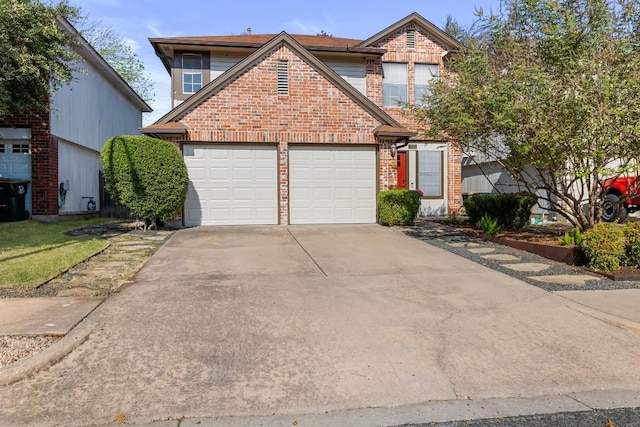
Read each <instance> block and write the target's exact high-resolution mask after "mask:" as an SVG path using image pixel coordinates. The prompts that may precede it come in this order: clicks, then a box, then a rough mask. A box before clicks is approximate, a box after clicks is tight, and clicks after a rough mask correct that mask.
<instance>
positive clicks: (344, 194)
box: [289, 146, 377, 224]
mask: <svg viewBox="0 0 640 427" xmlns="http://www.w3.org/2000/svg"><path fill="white" fill-rule="evenodd" d="M376 171H377V167H376V150H375V147H335V146H330V147H318V146H314V147H311V146H309V147H289V193H290V204H289V206H290V217H291V218H290V222H291V224H337V223H344V224H368V223H375V222H376V188H377V185H376V182H377V179H376V178H377V173H376Z"/></svg>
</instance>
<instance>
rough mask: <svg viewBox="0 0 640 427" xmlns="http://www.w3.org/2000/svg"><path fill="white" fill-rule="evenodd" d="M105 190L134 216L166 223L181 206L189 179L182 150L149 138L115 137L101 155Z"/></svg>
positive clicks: (146, 220) (146, 223)
mask: <svg viewBox="0 0 640 427" xmlns="http://www.w3.org/2000/svg"><path fill="white" fill-rule="evenodd" d="M100 160H101V162H102V168H103V171H104V179H105V188H106V190H107V192H108V193H109V195H110V196H111V197H112V198H113V199H114V200H115V201H116V203H117V204H118V205H120V206H122V207H125V208H128V209H129V210H130V211H131V213H132V214H134V215H136V216H137V217H139V218H142V219H144V220H145V228H146V226H148V225H149V224H151V223H152V222H154V221H155V220H166V219H168V218H171V217H172V216H173V215H175V214H176V213H177V212H178V211H179V210H180V208H181V207H182V205H183V203H184V200H185V197H186V195H187V186H188V183H189V176H188V173H187V167H186V165H185V163H184V159H183V158H182V154H181V153H180V151H178V150H177V149H176V147H175V146H174V145H173V144H171V143H170V142H167V141H163V140H160V139H155V138H150V137H148V136H129V135H123V136H116V137H114V138H111V139H110V140H108V141H107V142H106V144H105V146H104V148H103V149H102V152H101V153H100Z"/></svg>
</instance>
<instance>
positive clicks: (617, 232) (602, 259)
mask: <svg viewBox="0 0 640 427" xmlns="http://www.w3.org/2000/svg"><path fill="white" fill-rule="evenodd" d="M581 248H582V250H583V251H584V254H585V255H586V256H587V260H588V262H587V266H588V267H589V268H594V269H597V270H604V271H615V270H617V269H618V268H620V265H621V264H623V263H624V259H625V236H624V231H623V230H622V228H621V227H620V226H618V225H616V224H613V223H606V222H601V223H598V224H596V225H595V226H593V228H591V229H590V230H588V231H587V232H585V233H584V235H583V238H582V245H581Z"/></svg>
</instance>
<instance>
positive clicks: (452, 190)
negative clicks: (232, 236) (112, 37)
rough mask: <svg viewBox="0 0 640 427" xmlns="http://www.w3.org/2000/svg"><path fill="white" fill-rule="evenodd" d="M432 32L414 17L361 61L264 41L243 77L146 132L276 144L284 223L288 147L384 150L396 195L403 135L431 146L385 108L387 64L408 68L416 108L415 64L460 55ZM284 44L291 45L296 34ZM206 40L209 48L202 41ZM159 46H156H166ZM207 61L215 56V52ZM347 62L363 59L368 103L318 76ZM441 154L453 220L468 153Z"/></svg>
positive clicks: (372, 44)
mask: <svg viewBox="0 0 640 427" xmlns="http://www.w3.org/2000/svg"><path fill="white" fill-rule="evenodd" d="M430 26H431V24H430V23H428V22H426V20H424V18H422V17H420V16H419V15H417V14H412V15H410V16H408V17H407V18H405V19H404V20H402V21H399V22H398V23H397V24H395V25H393V26H391V27H389V29H388V30H385V32H383V33H381V36H380V38H379V39H375V40H374V39H371V41H367V42H365V43H362V44H360V45H356V46H357V47H358V48H362V49H369V48H371V49H372V50H370V51H369V52H368V56H367V57H366V58H364V59H363V58H357V54H354V53H352V52H350V51H349V50H348V49H347V51H344V52H343V51H341V50H340V48H341V47H340V46H339V43H337V44H336V49H337V50H336V52H339V53H337V54H336V57H335V58H333V57H331V56H330V55H328V54H327V52H325V53H324V56H323V57H322V58H320V56H315V57H313V58H310V56H312V55H315V53H314V50H310V51H307V50H304V47H303V48H302V49H303V50H302V51H301V50H299V49H298V48H297V47H296V45H295V44H291V43H287V42H284V43H283V42H281V41H277V38H276V37H274V38H273V39H272V40H271V41H269V42H266V41H267V40H269V38H267V37H266V36H267V35H265V37H264V38H263V40H264V42H265V43H266V44H264V45H263V47H262V48H261V49H260V50H259V53H255V54H254V57H253V58H252V60H253V63H252V64H253V65H252V64H251V63H242V64H239V66H240V68H238V71H237V73H238V74H229V75H227V77H226V78H225V77H222V76H221V77H219V79H221V80H214V83H212V86H211V87H210V88H209V89H208V92H203V94H204V95H202V96H200V97H197V95H194V97H196V98H189V99H190V100H191V101H190V100H189V99H187V100H186V101H185V104H184V105H183V106H181V107H177V108H176V109H175V110H174V113H173V114H172V115H170V118H167V119H166V121H163V122H160V123H159V126H158V127H156V128H155V129H153V126H150V127H149V129H148V130H147V132H146V133H150V134H155V132H154V130H156V129H157V130H158V131H159V134H160V135H163V132H162V130H163V128H162V125H165V124H168V123H175V122H179V123H181V124H182V125H184V126H185V127H186V129H187V134H186V135H185V136H181V137H176V136H175V135H169V134H168V133H167V134H164V135H166V139H170V140H173V141H178V140H179V141H182V142H190V143H198V142H203V143H206V142H215V143H252V144H269V145H272V146H277V149H278V169H279V170H278V191H279V209H280V218H279V220H280V223H281V224H288V222H289V213H288V210H289V181H288V180H289V171H288V165H289V148H290V145H292V144H336V145H350V144H367V145H371V146H375V147H376V148H377V152H378V156H377V160H378V190H379V191H382V190H386V189H389V188H395V187H396V185H397V159H396V158H395V157H393V156H392V155H391V153H392V148H394V147H395V146H396V145H397V144H399V143H403V142H406V139H404V138H403V137H402V135H410V134H411V131H410V130H413V131H415V132H417V133H418V135H417V136H416V137H413V138H412V140H415V141H424V140H425V138H424V136H422V135H424V132H421V130H422V131H423V130H424V129H420V124H419V123H418V122H417V121H416V120H414V119H413V118H412V117H411V115H410V114H408V111H407V110H405V109H403V108H400V107H384V106H383V105H382V104H383V63H384V62H400V63H406V64H407V73H408V75H407V80H408V88H407V89H408V102H410V103H414V102H415V99H414V77H415V70H416V64H437V65H439V66H440V67H442V66H443V61H444V59H443V58H444V57H445V56H446V54H447V49H450V48H451V49H453V48H454V47H451V46H456V42H455V40H453V39H450V38H449V36H448V35H446V34H444V33H440V32H439V30H437V29H429V28H430ZM425 29H429V30H425ZM408 30H412V31H413V34H414V35H415V38H414V41H415V43H414V46H413V47H408V46H407V44H408V43H407V31H408ZM432 32H433V34H432ZM225 37H226V36H222V37H221V40H222V41H224V39H225ZM229 37H230V38H231V39H233V40H230V41H233V42H239V41H241V40H244V39H243V38H242V36H229ZM251 37H253V36H251ZM278 37H281V36H278ZM284 37H285V39H287V38H289V37H290V36H289V35H286V36H284ZM295 37H300V38H301V39H300V40H298V39H296V40H297V41H298V42H299V43H301V44H302V45H303V46H305V43H306V42H309V43H310V45H309V46H312V44H313V43H315V41H314V40H311V41H309V40H307V39H304V37H305V36H295ZM295 37H294V38H295ZM311 37H313V36H311ZM302 39H304V40H306V41H302ZM190 40H191V39H190ZM274 40H276V41H275V42H274ZM203 41H206V42H207V43H209V42H211V40H209V39H205V38H203ZM227 41H229V40H227ZM247 41H252V43H253V42H255V40H254V39H251V38H250V36H247ZM356 42H357V41H356ZM158 43H159V44H158V46H159V45H160V43H161V42H158ZM162 43H164V42H162ZM166 43H167V44H168V45H172V44H173V43H174V40H173V39H168V41H167V42H166ZM221 43H222V42H221ZM323 43H324V41H323ZM158 46H156V48H157V47H158ZM321 46H329V45H324V44H322V45H321ZM447 46H450V47H447ZM165 47H166V46H165ZM209 48H210V49H220V52H222V53H219V54H220V55H224V52H226V51H225V49H227V48H228V47H227V46H226V45H224V44H221V45H220V46H218V47H216V48H211V46H209ZM180 49H183V47H180V48H179V49H176V50H173V51H171V50H169V51H167V52H166V53H165V57H166V58H169V57H170V55H171V54H175V55H177V54H179V53H180V52H182V50H180ZM191 50H192V51H193V52H196V51H198V48H197V46H195V45H194V47H193V48H191ZM204 50H205V49H203V50H202V51H203V52H204ZM210 52H213V50H211V51H210ZM383 52H384V53H383ZM206 54H207V55H213V53H206ZM307 54H308V55H307ZM341 54H342V55H344V54H346V55H348V56H349V58H351V61H352V62H355V61H360V60H361V61H362V64H363V65H364V69H365V79H366V92H367V93H366V97H367V98H368V100H363V99H362V98H361V97H360V94H354V93H350V94H347V92H349V90H346V89H345V88H344V87H343V88H341V85H340V84H339V83H338V84H336V83H335V82H334V83H332V82H331V79H332V77H330V75H328V74H325V72H324V71H323V72H318V71H317V68H319V67H320V68H322V67H321V66H320V65H318V64H317V62H318V61H317V60H320V61H324V63H325V64H328V63H330V62H331V61H332V60H333V59H336V58H338V57H339V56H340V55H341ZM378 55H380V56H378ZM281 60H285V61H288V76H289V95H285V96H283V95H278V92H277V89H278V86H277V85H278V83H277V82H278V80H277V78H276V77H277V75H278V61H281ZM245 62H247V61H245ZM314 64H315V65H314ZM314 66H315V67H316V68H314ZM243 67H246V68H243ZM205 74H206V71H205ZM173 78H174V80H175V82H174V85H178V86H179V83H180V82H181V81H180V80H181V79H182V75H181V74H180V73H174V75H173ZM215 82H218V84H216V83H215ZM204 90H207V89H204ZM370 101H371V102H372V103H373V104H371V103H370ZM374 105H375V106H377V107H379V109H380V110H381V111H379V110H378V109H377V108H375V107H374ZM376 111H378V112H376ZM382 112H384V113H386V114H384V113H382ZM383 122H384V123H383ZM379 125H383V128H385V127H386V128H391V129H396V131H395V132H396V133H394V131H393V130H392V131H389V130H383V131H380V135H398V136H396V137H393V136H380V137H378V136H376V134H375V133H374V132H375V131H376V128H377V127H378V126H379ZM390 125H391V126H390ZM143 132H145V131H144V130H143ZM424 142H437V143H438V144H436V145H443V144H440V143H439V142H440V141H424ZM444 152H445V155H446V159H447V165H446V172H445V174H446V180H447V186H448V188H447V190H446V191H445V196H444V197H446V204H447V206H446V209H447V212H449V213H456V212H458V211H459V209H460V207H461V205H462V197H461V163H460V161H461V155H460V152H459V150H458V149H456V148H455V147H454V146H453V145H452V144H449V145H447V147H446V148H444Z"/></svg>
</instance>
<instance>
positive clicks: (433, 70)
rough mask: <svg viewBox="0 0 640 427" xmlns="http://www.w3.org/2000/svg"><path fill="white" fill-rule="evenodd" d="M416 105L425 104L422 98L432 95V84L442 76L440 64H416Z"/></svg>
mask: <svg viewBox="0 0 640 427" xmlns="http://www.w3.org/2000/svg"><path fill="white" fill-rule="evenodd" d="M414 74H415V81H414V91H415V94H414V95H415V98H414V99H415V103H416V104H424V102H423V100H422V98H423V97H424V96H425V95H430V94H431V89H430V84H431V82H432V81H433V80H434V79H436V78H438V76H439V75H440V66H439V65H438V64H416V65H415V73H414Z"/></svg>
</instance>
